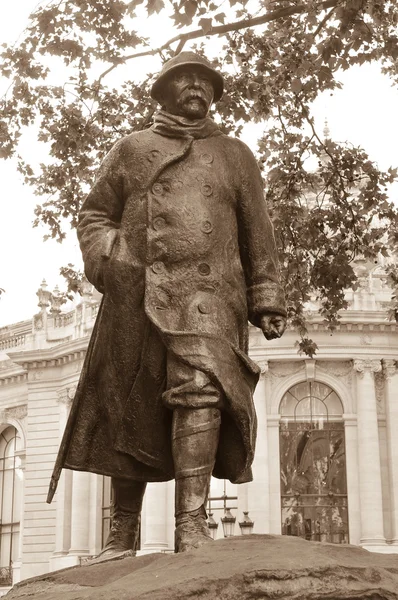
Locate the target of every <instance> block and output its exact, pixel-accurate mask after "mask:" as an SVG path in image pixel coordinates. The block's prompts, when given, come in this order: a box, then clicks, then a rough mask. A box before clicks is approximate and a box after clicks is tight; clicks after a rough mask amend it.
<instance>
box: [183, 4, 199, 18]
mask: <svg viewBox="0 0 398 600" xmlns="http://www.w3.org/2000/svg"><path fill="white" fill-rule="evenodd" d="M197 9H198V3H197V2H195V0H188V1H187V2H185V3H184V10H185V14H186V15H187V17H189V18H190V19H192V18H193V17H194V16H195V14H196V11H197Z"/></svg>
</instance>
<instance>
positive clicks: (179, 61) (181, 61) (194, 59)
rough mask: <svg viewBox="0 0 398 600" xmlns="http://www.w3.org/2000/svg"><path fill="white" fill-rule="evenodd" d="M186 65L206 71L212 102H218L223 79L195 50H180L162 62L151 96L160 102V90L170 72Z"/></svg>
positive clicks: (221, 91) (222, 88)
mask: <svg viewBox="0 0 398 600" xmlns="http://www.w3.org/2000/svg"><path fill="white" fill-rule="evenodd" d="M188 65H189V66H195V67H200V69H203V70H204V71H206V74H207V76H208V77H209V79H210V81H211V82H212V84H213V88H214V102H218V100H220V98H221V96H222V94H223V91H224V80H223V78H222V75H221V73H219V72H218V71H216V70H215V69H214V67H212V65H211V64H210V62H209V61H208V60H207V59H206V58H203V57H202V56H199V54H196V53H195V52H180V54H177V56H173V58H170V60H168V61H167V62H165V63H164V65H163V67H162V70H161V71H160V73H159V76H158V78H157V79H156V81H155V83H154V84H153V86H152V89H151V96H152V98H153V99H154V100H156V101H157V102H159V103H161V92H162V89H163V88H164V84H165V82H166V81H167V79H168V78H169V77H170V74H171V73H173V72H174V71H176V70H178V69H181V68H183V67H186V66H188Z"/></svg>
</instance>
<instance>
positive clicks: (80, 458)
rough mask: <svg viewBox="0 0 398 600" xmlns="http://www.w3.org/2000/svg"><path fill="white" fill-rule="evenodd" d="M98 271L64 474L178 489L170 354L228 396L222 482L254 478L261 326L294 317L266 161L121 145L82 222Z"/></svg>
mask: <svg viewBox="0 0 398 600" xmlns="http://www.w3.org/2000/svg"><path fill="white" fill-rule="evenodd" d="M78 235H79V240H80V244H81V249H82V252H83V258H84V263H85V271H86V275H87V277H88V279H89V280H90V281H91V282H92V283H93V284H94V286H95V287H96V288H97V289H99V290H100V291H101V292H103V293H104V296H103V300H102V305H101V307H100V311H99V315H98V318H97V322H96V325H95V328H94V331H93V334H92V337H91V341H90V344H89V348H88V352H87V356H86V361H85V365H84V368H83V371H82V375H81V379H80V383H79V386H78V389H77V393H76V397H75V399H74V403H73V405H72V409H71V414H70V417H69V421H68V424H67V428H66V431H65V435H64V439H63V442H62V445H61V448H60V453H59V456H58V461H57V463H56V471H57V469H58V472H59V470H60V468H62V467H66V468H70V469H77V470H85V471H92V472H95V473H101V474H104V475H112V476H116V477H125V478H132V479H138V480H145V481H162V480H167V479H170V478H173V462H172V455H171V435H170V427H171V416H172V413H171V411H170V410H169V408H167V406H165V403H164V397H163V399H162V394H163V393H164V391H165V389H166V387H165V386H166V364H167V356H168V355H169V356H170V353H172V355H173V356H177V357H178V359H179V360H180V361H181V362H182V363H183V364H187V365H191V366H192V367H194V368H196V369H199V370H201V371H203V372H204V373H206V374H207V375H208V377H209V378H210V379H211V381H212V382H213V383H214V384H215V385H216V386H217V387H218V388H219V389H221V390H222V391H223V393H224V396H225V398H226V408H225V410H223V411H222V424H221V432H220V443H219V449H218V453H217V459H216V466H215V469H214V475H215V476H217V477H221V478H228V479H230V480H231V481H233V482H242V481H248V480H250V478H251V470H250V465H251V462H252V459H253V453H254V445H255V436H256V417H255V411H254V405H253V399H252V395H253V391H254V388H255V385H256V383H257V380H258V372H259V370H258V367H257V365H256V364H255V363H253V361H251V360H250V359H249V357H248V356H247V347H248V319H249V320H250V321H251V322H252V323H253V324H254V325H259V320H260V318H261V315H262V314H264V313H266V312H268V311H272V312H276V313H279V314H282V315H283V314H285V307H284V301H283V293H282V290H281V287H280V284H279V280H278V266H277V259H276V252H275V242H274V237H273V229H272V225H271V223H270V220H269V217H268V214H267V211H266V206H265V201H264V195H263V184H262V180H261V176H260V172H259V169H258V167H257V164H256V161H255V159H254V156H253V154H252V153H251V151H250V150H249V149H248V147H247V146H246V145H245V144H244V143H243V142H241V141H239V140H237V139H234V138H230V137H228V136H226V135H224V134H221V133H220V132H219V131H217V132H216V133H215V134H213V135H211V136H209V137H206V138H204V139H193V138H192V137H189V136H188V137H179V138H173V137H166V136H163V135H159V134H158V133H156V132H155V131H154V130H153V129H151V128H150V129H148V130H145V131H142V132H138V133H133V134H131V135H129V136H127V137H125V138H123V139H122V140H121V141H119V142H118V143H117V144H116V145H115V146H114V147H113V149H112V150H111V152H110V153H109V154H108V156H107V157H106V159H105V161H104V162H103V164H102V166H101V168H100V170H99V173H98V176H97V178H96V182H95V185H94V187H93V189H92V191H91V192H90V194H89V195H88V197H87V199H86V201H85V203H84V205H83V207H82V210H81V214H80V222H79V226H78Z"/></svg>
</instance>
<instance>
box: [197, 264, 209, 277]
mask: <svg viewBox="0 0 398 600" xmlns="http://www.w3.org/2000/svg"><path fill="white" fill-rule="evenodd" d="M198 271H199V273H200V274H201V275H210V266H209V265H208V264H207V263H200V265H198Z"/></svg>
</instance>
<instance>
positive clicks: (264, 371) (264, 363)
mask: <svg viewBox="0 0 398 600" xmlns="http://www.w3.org/2000/svg"><path fill="white" fill-rule="evenodd" d="M256 363H257V365H258V366H259V367H260V377H261V379H263V378H264V377H267V375H268V372H269V361H268V360H266V359H261V360H257V361H256Z"/></svg>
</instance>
